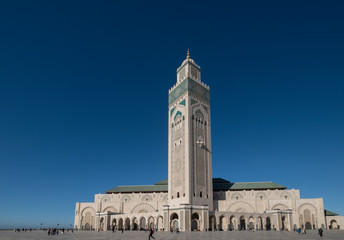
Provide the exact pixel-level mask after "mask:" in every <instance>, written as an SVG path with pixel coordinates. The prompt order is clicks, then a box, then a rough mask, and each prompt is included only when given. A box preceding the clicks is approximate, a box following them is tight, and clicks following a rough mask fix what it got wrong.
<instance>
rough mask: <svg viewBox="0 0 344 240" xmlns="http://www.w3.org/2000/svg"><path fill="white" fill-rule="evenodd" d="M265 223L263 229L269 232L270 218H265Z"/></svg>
mask: <svg viewBox="0 0 344 240" xmlns="http://www.w3.org/2000/svg"><path fill="white" fill-rule="evenodd" d="M265 222H266V224H265V229H266V230H268V231H270V230H271V219H270V217H267V218H266V220H265Z"/></svg>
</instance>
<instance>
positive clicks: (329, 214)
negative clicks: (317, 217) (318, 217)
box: [324, 209, 338, 216]
mask: <svg viewBox="0 0 344 240" xmlns="http://www.w3.org/2000/svg"><path fill="white" fill-rule="evenodd" d="M324 212H325V216H337V215H338V214H337V213H334V212H331V211H329V210H326V209H325V211H324Z"/></svg>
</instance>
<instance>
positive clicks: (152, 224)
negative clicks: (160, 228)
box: [148, 217, 155, 229]
mask: <svg viewBox="0 0 344 240" xmlns="http://www.w3.org/2000/svg"><path fill="white" fill-rule="evenodd" d="M148 227H150V228H152V229H154V228H155V225H154V218H153V217H150V218H148Z"/></svg>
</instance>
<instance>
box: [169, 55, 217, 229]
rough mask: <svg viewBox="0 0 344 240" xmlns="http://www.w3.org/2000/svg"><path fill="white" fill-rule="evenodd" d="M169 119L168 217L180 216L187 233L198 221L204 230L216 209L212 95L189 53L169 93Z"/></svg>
mask: <svg viewBox="0 0 344 240" xmlns="http://www.w3.org/2000/svg"><path fill="white" fill-rule="evenodd" d="M168 119H169V121H168V132H169V134H168V138H169V139H168V199H169V205H168V208H169V215H168V216H169V219H171V214H172V213H176V214H177V215H178V214H179V215H178V221H177V222H178V223H176V224H179V227H180V229H181V230H186V231H188V230H191V229H192V228H195V227H196V225H197V224H196V220H195V221H194V219H193V217H194V218H197V217H198V228H199V230H204V229H205V228H207V227H208V226H207V224H208V221H209V219H208V212H209V210H212V208H213V187H212V165H211V128H210V126H211V121H210V95H209V86H207V85H206V84H204V83H203V82H202V81H201V68H200V66H198V65H197V64H196V63H195V61H194V60H192V59H191V57H190V52H189V50H188V52H187V57H186V59H185V60H184V61H183V63H182V64H181V66H180V67H179V68H178V69H177V83H176V84H175V85H174V86H173V87H172V88H171V89H170V90H169V111H168ZM173 209H175V210H173ZM197 209H198V210H197ZM172 210H173V211H174V212H173V211H172ZM171 211H172V212H171ZM197 215H198V216H197ZM201 219H202V220H201ZM171 220H172V219H171ZM171 224H173V223H172V222H171ZM166 227H168V229H169V227H171V226H166Z"/></svg>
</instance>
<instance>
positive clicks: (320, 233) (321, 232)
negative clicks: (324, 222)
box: [318, 228, 323, 237]
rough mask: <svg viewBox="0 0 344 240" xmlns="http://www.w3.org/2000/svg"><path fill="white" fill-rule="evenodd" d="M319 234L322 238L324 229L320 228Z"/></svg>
mask: <svg viewBox="0 0 344 240" xmlns="http://www.w3.org/2000/svg"><path fill="white" fill-rule="evenodd" d="M318 233H319V236H320V237H322V234H323V230H322V228H319V229H318Z"/></svg>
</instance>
